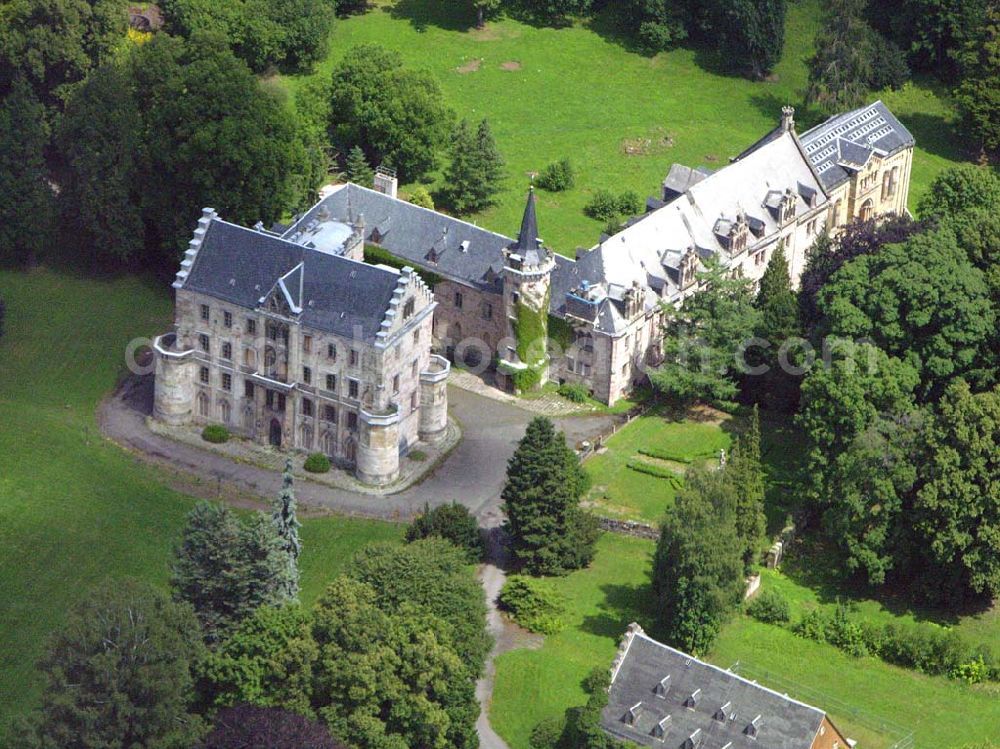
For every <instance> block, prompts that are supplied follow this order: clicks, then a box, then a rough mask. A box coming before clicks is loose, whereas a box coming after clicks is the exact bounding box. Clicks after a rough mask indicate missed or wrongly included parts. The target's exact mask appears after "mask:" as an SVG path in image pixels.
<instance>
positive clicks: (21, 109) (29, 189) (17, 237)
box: [0, 80, 55, 265]
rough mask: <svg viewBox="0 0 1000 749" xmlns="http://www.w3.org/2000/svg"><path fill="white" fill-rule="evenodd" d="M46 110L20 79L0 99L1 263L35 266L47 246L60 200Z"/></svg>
mask: <svg viewBox="0 0 1000 749" xmlns="http://www.w3.org/2000/svg"><path fill="white" fill-rule="evenodd" d="M47 141H48V136H47V130H46V127H45V116H44V108H43V107H42V105H41V103H40V102H39V101H38V99H37V98H35V95H34V94H33V93H32V91H31V88H30V86H28V84H27V83H25V82H24V81H22V80H18V81H15V82H14V83H13V86H12V88H11V89H10V91H9V92H8V93H7V94H6V95H4V97H3V100H2V101H0V264H3V265H23V264H24V263H26V262H32V261H33V260H34V259H35V258H36V257H37V255H38V253H39V252H40V251H41V250H42V249H43V248H44V246H45V242H46V239H47V236H48V229H49V225H50V221H51V219H52V214H53V213H54V202H55V199H54V197H53V195H52V190H51V189H50V188H49V184H48V179H47V175H46V169H45V156H44V153H45V146H46V143H47Z"/></svg>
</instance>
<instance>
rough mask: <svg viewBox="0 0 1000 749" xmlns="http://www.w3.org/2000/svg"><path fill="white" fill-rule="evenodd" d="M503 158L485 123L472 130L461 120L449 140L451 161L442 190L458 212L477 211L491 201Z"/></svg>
mask: <svg viewBox="0 0 1000 749" xmlns="http://www.w3.org/2000/svg"><path fill="white" fill-rule="evenodd" d="M502 170H503V158H502V157H501V156H500V152H499V151H498V150H497V147H496V142H495V141H494V140H493V134H492V132H491V131H490V126H489V123H488V122H487V121H486V120H483V121H482V122H481V123H480V124H479V127H478V129H477V130H476V132H475V133H474V132H473V131H472V128H471V127H470V125H469V123H468V122H467V121H466V120H462V121H461V122H459V123H458V126H457V127H456V128H455V133H454V136H453V137H452V142H451V164H450V165H449V167H448V170H447V172H446V173H445V183H446V184H445V187H444V189H443V190H442V194H443V196H444V198H445V201H446V202H447V204H448V205H449V206H450V207H451V208H452V209H453V210H454V211H456V212H458V213H473V212H475V211H481V210H483V209H484V208H487V207H488V206H490V205H492V204H493V201H494V198H495V196H496V193H497V190H499V188H500V182H501V179H502Z"/></svg>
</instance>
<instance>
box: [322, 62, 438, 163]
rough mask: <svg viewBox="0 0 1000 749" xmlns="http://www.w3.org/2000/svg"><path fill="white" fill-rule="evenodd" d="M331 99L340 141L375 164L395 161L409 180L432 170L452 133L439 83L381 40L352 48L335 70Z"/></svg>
mask: <svg viewBox="0 0 1000 749" xmlns="http://www.w3.org/2000/svg"><path fill="white" fill-rule="evenodd" d="M330 103H331V106H330V112H331V122H330V125H331V129H332V132H333V136H334V140H335V142H336V143H337V144H338V145H340V146H341V147H343V146H344V145H345V144H351V145H359V146H361V148H362V149H363V150H364V152H365V154H366V155H367V156H368V158H369V161H370V163H373V164H375V165H380V164H384V163H391V164H392V165H393V166H394V167H395V168H396V169H397V170H398V172H399V174H400V177H401V178H402V179H404V180H415V179H419V178H420V177H422V176H423V175H424V174H426V173H427V172H429V171H431V170H432V169H433V168H434V167H435V165H436V164H437V154H438V150H439V149H441V148H442V147H443V146H444V144H445V143H446V142H447V140H448V138H449V136H450V134H451V124H452V120H453V114H452V112H451V110H450V109H448V107H447V106H446V105H445V102H444V96H443V94H442V93H441V88H440V86H439V85H438V83H437V81H436V80H435V79H434V78H433V77H431V76H430V75H429V74H427V73H424V72H421V71H415V70H407V69H406V68H404V67H403V59H402V57H401V56H400V55H399V53H398V52H395V51H389V50H387V49H385V48H384V47H380V46H379V45H377V44H362V45H359V46H356V47H352V48H351V49H349V50H348V51H347V54H346V55H344V59H343V60H342V61H341V62H340V64H339V65H338V66H337V67H336V68H335V69H334V71H333V86H332V89H331V102H330Z"/></svg>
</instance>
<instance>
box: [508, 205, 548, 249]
mask: <svg viewBox="0 0 1000 749" xmlns="http://www.w3.org/2000/svg"><path fill="white" fill-rule="evenodd" d="M511 249H512V250H513V251H514V252H516V253H518V254H519V255H520V256H521V257H522V258H523V259H524V263H525V265H538V264H539V263H541V262H542V261H543V260H544V259H545V256H546V252H545V250H544V248H543V247H542V240H541V237H539V236H538V213H537V211H536V209H535V188H534V187H532V188H531V189H530V190H528V202H527V203H526V204H525V206H524V216H523V217H522V218H521V230H520V231H519V232H518V233H517V242H516V243H515V244H514V245H513V246H512V247H511Z"/></svg>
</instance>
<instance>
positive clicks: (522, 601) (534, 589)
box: [497, 575, 566, 635]
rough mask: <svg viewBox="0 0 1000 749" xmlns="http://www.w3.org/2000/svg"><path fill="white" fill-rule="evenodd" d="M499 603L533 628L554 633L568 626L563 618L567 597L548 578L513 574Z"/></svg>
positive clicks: (518, 621) (523, 625)
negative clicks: (548, 581)
mask: <svg viewBox="0 0 1000 749" xmlns="http://www.w3.org/2000/svg"><path fill="white" fill-rule="evenodd" d="M497 603H499V604H500V608H501V609H503V610H504V611H506V612H508V613H509V614H510V615H511V617H512V618H513V619H514V621H516V622H517V623H518V624H520V625H521V626H522V627H524V628H525V629H529V630H531V631H532V632H538V633H539V634H543V635H554V634H555V633H556V632H559V631H561V630H562V629H563V628H564V627H565V626H566V623H565V622H564V621H563V618H562V617H563V614H564V613H565V610H566V601H565V599H564V598H563V597H562V596H561V595H559V594H558V593H557V592H556V591H555V590H553V589H552V588H551V587H550V586H549V584H548V583H547V582H545V581H544V580H538V579H537V578H533V577H526V576H524V575H511V576H510V577H509V578H507V583H506V584H505V585H504V586H503V590H501V591H500V596H499V598H498V599H497Z"/></svg>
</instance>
